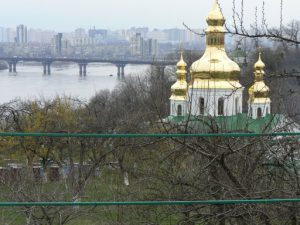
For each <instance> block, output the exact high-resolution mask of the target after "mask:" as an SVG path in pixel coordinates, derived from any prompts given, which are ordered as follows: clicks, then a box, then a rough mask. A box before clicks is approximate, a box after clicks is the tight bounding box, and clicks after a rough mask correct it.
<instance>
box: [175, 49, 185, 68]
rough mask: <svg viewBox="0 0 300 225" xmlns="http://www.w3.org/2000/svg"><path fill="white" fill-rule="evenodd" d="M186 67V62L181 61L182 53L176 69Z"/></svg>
mask: <svg viewBox="0 0 300 225" xmlns="http://www.w3.org/2000/svg"><path fill="white" fill-rule="evenodd" d="M186 67H187V64H186V62H185V61H184V60H183V55H182V53H181V56H180V60H179V62H178V63H177V68H180V69H182V68H186Z"/></svg>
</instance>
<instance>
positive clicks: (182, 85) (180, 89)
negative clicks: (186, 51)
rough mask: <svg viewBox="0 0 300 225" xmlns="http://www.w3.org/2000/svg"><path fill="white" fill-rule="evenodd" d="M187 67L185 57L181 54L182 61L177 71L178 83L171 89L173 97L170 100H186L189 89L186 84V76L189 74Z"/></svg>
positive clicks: (178, 64)
mask: <svg viewBox="0 0 300 225" xmlns="http://www.w3.org/2000/svg"><path fill="white" fill-rule="evenodd" d="M186 67H187V64H186V62H185V61H184V60H183V56H182V53H181V57H180V60H179V62H178V63H177V71H176V74H177V81H176V83H175V84H173V85H172V87H171V93H172V96H171V98H170V99H177V100H178V98H182V99H185V98H186V93H187V89H188V85H187V82H186V74H187V71H186Z"/></svg>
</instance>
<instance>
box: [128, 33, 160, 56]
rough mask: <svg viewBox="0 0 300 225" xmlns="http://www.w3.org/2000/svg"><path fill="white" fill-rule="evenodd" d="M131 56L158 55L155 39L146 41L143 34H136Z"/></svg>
mask: <svg viewBox="0 0 300 225" xmlns="http://www.w3.org/2000/svg"><path fill="white" fill-rule="evenodd" d="M131 55H132V56H138V57H149V56H157V55H158V43H157V40H155V39H148V40H145V39H144V38H143V37H142V34H141V33H136V34H135V36H134V37H132V38H131Z"/></svg>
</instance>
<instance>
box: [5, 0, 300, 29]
mask: <svg viewBox="0 0 300 225" xmlns="http://www.w3.org/2000/svg"><path fill="white" fill-rule="evenodd" d="M213 1H214V0H182V1H179V0H0V3H1V4H0V26H3V27H15V26H16V25H18V24H25V25H27V26H28V27H32V28H42V29H51V30H56V31H72V30H74V29H76V28H78V27H82V28H86V29H88V28H90V27H92V26H96V27H97V28H110V29H113V30H115V29H122V28H130V27H133V26H136V27H140V26H148V27H150V28H174V27H178V28H183V26H182V22H185V23H186V24H188V25H189V26H190V27H192V28H202V27H204V26H206V24H205V18H206V16H207V14H208V12H209V10H210V9H211V8H212V5H213ZM240 1H241V0H236V2H237V3H239V2H240ZM244 1H245V8H246V12H245V17H246V18H247V20H248V22H250V21H253V20H254V12H255V6H258V8H259V9H261V8H262V0H244ZM219 2H220V4H221V7H222V9H223V12H224V14H225V16H226V18H227V19H228V22H230V18H231V15H232V0H219ZM265 2H266V14H267V20H268V23H269V24H270V25H272V26H278V24H279V12H280V0H265ZM299 8H300V0H284V22H285V23H286V22H288V21H290V20H292V19H297V20H300V16H299Z"/></svg>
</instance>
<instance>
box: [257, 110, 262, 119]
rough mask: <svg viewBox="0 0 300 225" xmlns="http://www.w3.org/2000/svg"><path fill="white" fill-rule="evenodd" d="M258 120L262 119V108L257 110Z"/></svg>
mask: <svg viewBox="0 0 300 225" xmlns="http://www.w3.org/2000/svg"><path fill="white" fill-rule="evenodd" d="M257 118H262V110H261V108H258V109H257Z"/></svg>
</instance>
